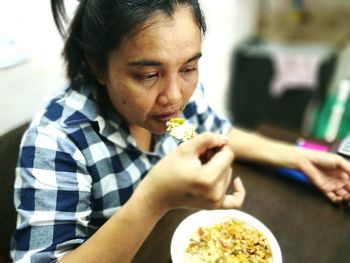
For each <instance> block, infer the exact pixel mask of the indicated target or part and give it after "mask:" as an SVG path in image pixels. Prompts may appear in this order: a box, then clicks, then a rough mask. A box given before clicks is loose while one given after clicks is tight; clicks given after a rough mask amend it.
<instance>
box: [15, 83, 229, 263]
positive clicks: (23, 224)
mask: <svg viewBox="0 0 350 263" xmlns="http://www.w3.org/2000/svg"><path fill="white" fill-rule="evenodd" d="M91 90H93V89H90V88H88V87H82V88H81V89H80V90H74V89H72V88H68V89H67V90H66V91H65V92H64V93H63V94H62V95H60V96H58V97H56V98H55V99H53V100H52V101H51V102H50V104H49V105H48V107H47V108H46V109H45V110H43V111H42V112H40V113H39V114H38V115H36V117H35V118H34V120H33V121H32V123H31V126H30V127H29V129H28V130H27V131H26V133H25V135H24V137H23V140H22V144H21V150H20V156H19V161H18V167H17V176H16V181H15V206H16V208H17V211H18V220H17V230H16V232H15V233H14V236H13V240H12V250H11V255H12V257H13V260H14V261H15V262H40V263H42V262H51V261H56V260H57V259H59V258H60V257H62V256H63V255H64V254H65V253H67V252H69V251H70V250H73V249H74V248H76V247H78V246H79V245H80V244H82V243H83V242H84V241H85V240H87V239H88V238H89V237H90V236H91V235H92V234H93V233H94V232H95V231H96V230H97V229H98V228H99V227H100V226H101V225H102V224H104V223H105V221H106V220H107V219H108V218H110V217H111V216H112V215H113V213H115V212H116V211H117V210H118V208H119V207H120V206H122V205H123V204H124V203H125V202H126V201H127V200H128V199H129V198H130V196H131V195H132V193H133V192H134V190H135V188H136V187H137V185H138V184H139V182H140V181H141V180H142V178H143V177H144V176H146V174H147V173H148V171H149V170H150V168H151V167H152V166H153V165H154V164H156V163H157V162H158V161H159V160H160V159H161V158H162V157H164V156H165V155H166V154H167V153H168V152H169V151H171V150H173V149H174V148H175V147H176V146H177V144H176V141H175V140H174V139H173V138H171V137H169V136H168V135H167V134H165V135H160V136H157V137H156V143H155V147H154V151H153V152H145V151H141V150H140V149H138V148H137V146H136V142H135V140H134V139H133V137H132V136H131V134H130V132H129V129H128V127H127V124H126V123H125V122H124V121H123V120H122V119H121V118H120V116H119V115H118V114H117V113H116V112H114V111H113V110H111V109H110V108H107V109H106V108H104V107H101V103H99V101H98V100H97V99H96V96H94V93H93V92H92V91H91ZM182 117H184V118H185V119H187V120H188V121H189V122H191V123H193V124H195V125H196V126H197V127H198V129H197V131H198V132H199V133H200V132H203V131H206V130H210V131H213V132H217V133H227V132H228V130H229V129H230V128H231V124H230V123H229V122H228V120H226V119H224V118H221V117H218V116H217V115H216V114H214V112H213V111H212V110H211V108H210V107H209V106H208V104H207V102H206V100H205V99H204V96H203V87H202V85H200V84H199V85H198V86H197V88H196V90H195V92H194V94H193V96H192V97H191V99H190V101H189V103H188V104H187V106H186V107H185V110H184V112H183V116H182Z"/></svg>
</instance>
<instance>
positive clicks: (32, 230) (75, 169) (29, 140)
mask: <svg viewBox="0 0 350 263" xmlns="http://www.w3.org/2000/svg"><path fill="white" fill-rule="evenodd" d="M90 196H91V177H90V176H89V174H88V172H87V169H86V164H85V160H84V157H83V155H82V153H81V152H80V151H79V150H78V149H77V147H76V146H75V145H74V143H73V142H72V141H71V140H69V138H68V136H67V135H66V134H65V133H64V132H63V131H61V130H60V129H59V128H58V127H56V126H54V124H48V125H47V126H45V127H41V126H40V127H32V128H29V130H28V131H27V132H26V134H25V135H24V137H23V140H22V144H21V149H20V155H19V160H18V165H17V169H16V180H15V190H14V201H15V207H16V209H17V212H18V218H17V228H16V231H15V233H14V235H13V239H12V243H11V256H12V258H13V261H14V262H40V263H42V262H54V261H56V260H57V259H59V258H61V257H62V256H63V255H64V254H65V253H67V252H69V251H70V250H73V249H74V248H76V247H77V246H79V245H80V244H82V243H83V242H84V241H85V240H86V239H87V238H88V230H87V229H88V220H89V215H90V214H91V206H90Z"/></svg>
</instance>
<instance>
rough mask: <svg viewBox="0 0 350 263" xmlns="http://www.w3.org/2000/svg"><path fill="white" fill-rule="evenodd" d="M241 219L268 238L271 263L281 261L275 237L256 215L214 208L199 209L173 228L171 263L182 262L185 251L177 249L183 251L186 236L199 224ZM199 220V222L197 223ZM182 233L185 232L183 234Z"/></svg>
mask: <svg viewBox="0 0 350 263" xmlns="http://www.w3.org/2000/svg"><path fill="white" fill-rule="evenodd" d="M230 218H232V219H237V220H242V221H244V222H245V223H246V224H248V225H250V226H252V227H254V228H257V229H258V230H259V231H260V232H262V233H263V234H264V235H265V236H266V238H267V239H268V241H269V243H270V246H271V251H272V255H273V256H272V261H271V262H272V263H282V252H281V248H280V246H279V244H278V242H277V239H276V238H275V236H274V235H273V233H272V232H271V230H270V229H269V228H268V227H267V226H266V225H265V224H264V223H262V222H261V221H260V220H259V219H257V218H256V217H254V216H252V215H250V214H248V213H246V212H243V211H240V210H237V209H225V210H224V209H216V210H200V211H198V212H194V213H193V214H191V215H189V216H188V217H186V218H185V219H184V220H183V221H182V222H181V223H180V224H179V225H178V226H177V228H176V229H175V232H174V234H173V236H172V239H171V245H170V255H171V259H172V262H173V263H182V262H183V261H182V258H183V255H184V254H185V253H178V251H179V250H181V251H185V248H186V246H187V244H188V238H189V236H191V235H192V234H193V232H194V231H196V229H197V228H198V227H200V226H210V225H212V224H214V223H218V222H221V221H224V220H227V219H230ZM197 222H199V223H197ZM183 233H187V234H186V235H184V234H183Z"/></svg>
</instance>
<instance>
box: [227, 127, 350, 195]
mask: <svg viewBox="0 0 350 263" xmlns="http://www.w3.org/2000/svg"><path fill="white" fill-rule="evenodd" d="M229 146H230V148H231V149H232V150H234V152H235V155H236V157H237V158H239V159H244V160H248V161H254V162H259V163H263V164H268V165H273V166H276V167H286V168H291V169H297V170H300V171H301V172H303V173H304V174H305V175H306V176H308V177H309V179H310V180H311V181H312V182H313V183H314V184H315V185H316V186H317V187H318V188H319V189H320V190H321V191H322V192H323V193H324V194H325V195H326V196H327V197H328V198H329V199H330V200H332V201H334V202H340V201H342V200H350V179H349V178H350V176H349V175H350V164H349V163H348V162H347V161H346V160H345V159H344V158H342V157H341V156H339V155H337V154H333V153H326V152H321V151H314V150H308V149H304V148H299V147H295V146H294V145H291V144H287V143H284V142H281V141H278V140H273V139H270V138H266V137H264V136H262V135H259V134H256V133H251V132H246V131H243V130H240V129H237V128H232V129H231V131H230V132H229Z"/></svg>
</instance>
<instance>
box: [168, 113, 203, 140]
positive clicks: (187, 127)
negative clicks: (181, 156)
mask: <svg viewBox="0 0 350 263" xmlns="http://www.w3.org/2000/svg"><path fill="white" fill-rule="evenodd" d="M166 126H167V127H168V128H167V131H168V132H169V134H170V135H171V136H173V137H174V138H176V139H178V140H180V141H187V140H190V139H192V138H193V137H194V136H196V135H197V133H196V126H195V125H193V124H190V123H188V122H187V121H186V120H185V119H183V118H172V119H170V120H168V121H167V122H166Z"/></svg>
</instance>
